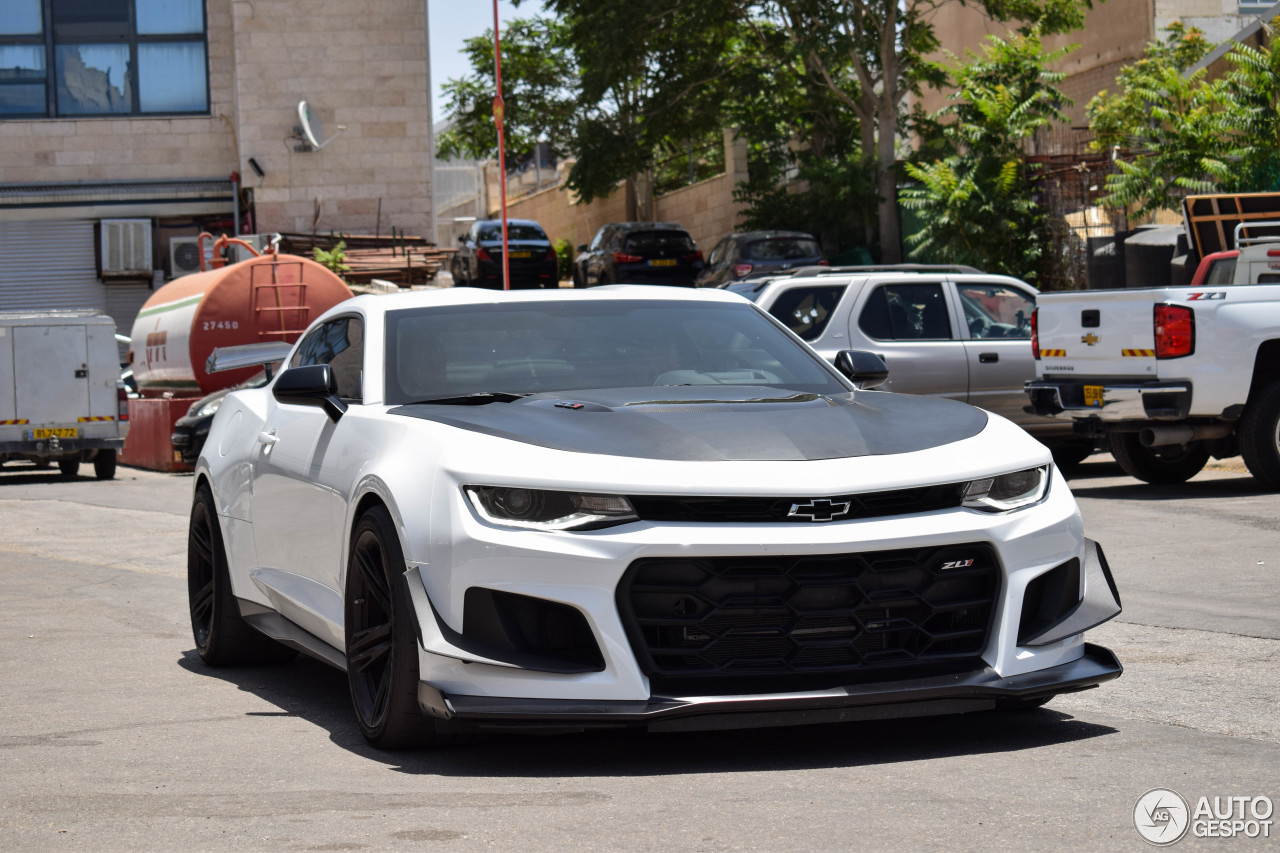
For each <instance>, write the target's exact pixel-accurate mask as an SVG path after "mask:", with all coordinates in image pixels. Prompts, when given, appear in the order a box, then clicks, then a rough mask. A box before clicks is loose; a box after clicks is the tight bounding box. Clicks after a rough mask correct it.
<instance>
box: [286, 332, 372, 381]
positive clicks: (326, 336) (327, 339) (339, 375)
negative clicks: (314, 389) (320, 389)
mask: <svg viewBox="0 0 1280 853" xmlns="http://www.w3.org/2000/svg"><path fill="white" fill-rule="evenodd" d="M309 364H327V365H329V366H330V367H331V368H332V370H333V375H334V378H335V379H336V380H337V383H338V396H339V397H341V398H343V399H344V400H357V401H358V400H360V399H361V397H362V394H361V390H360V384H361V372H362V371H363V368H364V325H363V323H362V322H361V321H360V318H359V317H339V318H337V319H335V320H331V321H329V322H328V323H325V324H324V325H323V326H321V327H320V328H318V329H316V330H315V331H314V332H312V333H311V334H309V335H307V337H306V338H305V339H304V340H303V341H302V344H301V345H300V346H299V347H298V349H297V352H295V353H294V354H293V358H291V359H289V366H290V367H305V366H307V365H309Z"/></svg>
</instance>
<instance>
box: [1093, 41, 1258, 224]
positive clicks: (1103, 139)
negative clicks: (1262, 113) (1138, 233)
mask: <svg viewBox="0 0 1280 853" xmlns="http://www.w3.org/2000/svg"><path fill="white" fill-rule="evenodd" d="M1167 32H1168V36H1167V37H1166V38H1165V39H1164V40H1163V41H1154V42H1152V43H1150V44H1149V45H1147V48H1146V50H1144V51H1143V55H1142V58H1141V59H1139V60H1138V61H1137V62H1134V63H1133V64H1132V65H1129V66H1126V67H1125V68H1124V69H1123V70H1122V71H1121V72H1120V75H1119V76H1118V77H1117V78H1116V82H1117V84H1118V85H1119V86H1120V89H1121V91H1120V92H1118V93H1117V94H1114V95H1112V94H1110V93H1108V92H1102V93H1100V94H1099V95H1097V96H1096V97H1095V98H1094V99H1093V100H1092V101H1090V102H1089V106H1088V113H1089V124H1090V127H1091V128H1092V129H1093V132H1094V139H1095V144H1096V145H1097V146H1099V147H1102V148H1104V149H1111V150H1113V151H1114V152H1116V154H1117V155H1119V156H1117V159H1116V167H1117V169H1118V170H1119V171H1118V172H1117V173H1114V174H1111V175H1108V176H1107V184H1106V186H1107V195H1106V196H1105V197H1104V198H1103V200H1102V203H1103V204H1104V205H1106V206H1108V207H1118V208H1126V209H1129V210H1130V211H1131V212H1132V213H1134V214H1136V215H1138V216H1143V215H1146V214H1150V213H1153V212H1155V211H1157V210H1161V209H1166V210H1177V209H1178V208H1179V206H1180V205H1181V200H1182V197H1183V196H1185V195H1187V194H1189V193H1205V192H1212V191H1213V190H1215V189H1216V188H1220V187H1224V186H1225V185H1227V184H1230V183H1231V182H1232V180H1233V177H1234V176H1235V174H1236V168H1235V167H1234V166H1233V165H1232V164H1231V162H1230V160H1231V159H1234V158H1235V157H1237V156H1238V151H1236V150H1235V149H1236V140H1235V139H1234V137H1235V135H1236V134H1235V130H1234V128H1233V127H1232V122H1233V121H1234V119H1233V117H1232V116H1233V113H1234V112H1235V111H1234V109H1233V108H1232V105H1231V100H1232V97H1231V93H1230V87H1229V85H1228V83H1227V81H1226V80H1224V79H1217V80H1210V79H1209V78H1208V76H1207V72H1206V70H1205V69H1203V68H1201V69H1199V70H1197V71H1194V72H1189V69H1190V68H1192V67H1193V66H1194V65H1195V64H1196V63H1197V62H1198V61H1199V60H1200V59H1201V58H1202V57H1204V56H1205V55H1206V54H1207V53H1208V52H1209V51H1210V50H1211V49H1212V48H1213V45H1211V44H1210V43H1209V42H1208V41H1207V40H1206V39H1205V37H1204V34H1203V33H1202V32H1200V30H1198V29H1196V28H1194V27H1187V26H1185V25H1184V24H1182V22H1180V21H1175V22H1174V23H1173V24H1172V25H1170V27H1169V28H1168V31H1167Z"/></svg>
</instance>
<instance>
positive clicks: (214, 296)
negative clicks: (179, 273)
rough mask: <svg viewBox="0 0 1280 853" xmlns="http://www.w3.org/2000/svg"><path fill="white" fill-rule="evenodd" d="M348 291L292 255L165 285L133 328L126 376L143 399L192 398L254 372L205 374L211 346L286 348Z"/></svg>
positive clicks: (319, 268)
mask: <svg viewBox="0 0 1280 853" xmlns="http://www.w3.org/2000/svg"><path fill="white" fill-rule="evenodd" d="M351 295H352V294H351V290H350V288H348V287H347V285H346V284H345V283H343V281H342V279H340V278H338V277H337V276H336V275H334V274H333V273H332V272H330V271H329V270H328V269H326V268H325V267H323V266H321V265H320V264H318V263H316V262H315V261H311V260H308V259H306V258H302V257H298V256H296V255H271V254H269V255H262V256H260V257H255V258H249V259H248V260H244V261H240V262H239V263H236V264H230V265H228V266H224V267H221V268H218V269H212V270H208V271H207V272H200V273H192V274H191V275H187V276H183V277H182V278H179V279H176V280H174V281H171V282H169V283H168V284H166V285H165V286H164V287H162V288H160V289H159V290H157V291H156V292H155V293H153V294H151V298H150V299H148V300H147V301H146V304H145V305H143V306H142V310H141V311H139V312H138V318H137V319H136V320H135V321H134V323H133V335H132V337H133V375H134V378H135V379H136V380H137V382H138V390H139V391H140V392H141V393H142V395H143V396H145V397H158V396H161V395H162V394H164V393H165V392H171V393H172V394H174V395H175V396H200V395H203V394H211V393H213V392H214V391H218V390H221V389H223V388H228V387H230V386H232V385H235V384H236V383H237V382H242V381H244V380H245V379H248V378H249V377H251V376H253V375H254V374H255V373H257V371H258V368H255V367H249V368H245V369H243V370H230V371H226V372H224V373H214V374H209V373H206V372H205V369H204V365H205V359H207V358H208V357H209V353H211V352H212V351H213V350H214V348H215V347H228V346H235V345H237V344H252V343H260V342H263V341H286V342H288V343H293V342H294V341H296V340H297V339H298V338H299V337H300V336H301V335H302V333H303V332H304V331H305V330H306V328H307V326H308V325H309V324H310V323H311V321H312V320H314V319H316V318H317V317H319V316H320V315H321V314H323V313H324V312H325V311H327V310H329V309H330V308H332V307H333V306H334V305H337V304H338V303H339V302H342V301H344V300H346V299H350V298H351Z"/></svg>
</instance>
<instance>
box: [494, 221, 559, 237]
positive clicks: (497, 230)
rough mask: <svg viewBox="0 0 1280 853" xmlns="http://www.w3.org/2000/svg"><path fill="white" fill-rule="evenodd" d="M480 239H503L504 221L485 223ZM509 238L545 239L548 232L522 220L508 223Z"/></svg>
mask: <svg viewBox="0 0 1280 853" xmlns="http://www.w3.org/2000/svg"><path fill="white" fill-rule="evenodd" d="M479 232H480V234H479V239H481V240H501V239H502V223H501V222H493V223H488V222H487V223H485V224H484V225H481V226H480V228H479ZM507 239H508V240H545V239H547V235H546V233H545V232H544V231H543V230H542V229H541V228H539V227H538V226H537V225H527V224H524V223H520V222H508V223H507Z"/></svg>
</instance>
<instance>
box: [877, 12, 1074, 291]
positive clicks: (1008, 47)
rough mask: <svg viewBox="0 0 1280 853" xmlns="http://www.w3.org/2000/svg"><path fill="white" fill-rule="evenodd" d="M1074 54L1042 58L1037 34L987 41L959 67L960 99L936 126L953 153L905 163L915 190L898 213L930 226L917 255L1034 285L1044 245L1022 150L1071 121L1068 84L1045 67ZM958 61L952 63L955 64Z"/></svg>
mask: <svg viewBox="0 0 1280 853" xmlns="http://www.w3.org/2000/svg"><path fill="white" fill-rule="evenodd" d="M1072 49H1074V47H1068V48H1064V49H1062V50H1060V51H1056V52H1053V53H1050V54H1045V53H1044V48H1043V44H1042V42H1041V34H1040V31H1039V29H1038V28H1032V29H1031V31H1030V32H1028V33H1025V34H1017V35H1012V36H1011V37H1009V38H1007V39H1002V38H999V37H998V36H988V38H987V44H986V46H985V47H984V49H983V51H982V53H981V54H980V55H974V54H973V53H967V54H966V55H967V58H968V60H969V61H968V62H967V63H965V64H959V65H955V66H953V67H952V68H951V69H949V71H950V75H951V76H953V78H954V83H955V88H956V91H955V93H954V94H953V95H952V96H951V99H950V101H951V103H949V104H948V105H947V106H945V107H944V108H943V109H942V110H941V111H940V112H939V114H938V115H937V116H935V117H934V118H935V119H936V120H938V121H939V122H942V123H944V124H943V127H944V130H943V137H944V139H945V141H946V143H947V145H948V146H949V147H950V149H951V153H950V154H949V155H947V156H945V157H941V158H937V159H935V160H934V161H933V162H931V163H927V162H925V163H907V164H906V170H907V174H908V175H909V176H910V177H911V178H912V179H913V180H915V181H916V182H918V183H917V185H916V186H914V187H908V188H906V189H904V190H903V199H902V204H903V206H904V207H907V208H909V209H912V210H916V211H919V212H920V214H921V215H922V218H923V219H924V221H925V223H926V225H925V227H924V228H923V229H921V230H920V231H918V232H916V233H915V234H912V235H909V236H908V238H907V243H908V245H910V246H911V247H912V252H911V253H912V255H913V256H925V257H928V258H931V259H933V260H938V261H942V262H946V263H962V264H970V265H973V266H976V267H979V268H980V269H984V270H988V271H991V272H1000V273H1006V274H1009V275H1016V276H1018V277H1020V278H1025V279H1028V280H1031V281H1033V282H1034V280H1035V279H1036V277H1037V275H1036V270H1037V269H1038V267H1039V265H1040V261H1041V252H1042V247H1043V245H1044V244H1045V234H1044V215H1043V213H1042V212H1041V210H1040V207H1039V205H1038V204H1037V203H1036V199H1035V187H1034V184H1033V174H1032V171H1031V169H1030V168H1029V167H1028V166H1027V164H1026V160H1025V146H1026V143H1027V141H1028V140H1030V139H1031V138H1033V137H1034V136H1035V134H1036V131H1038V130H1039V129H1040V128H1042V127H1045V126H1046V125H1048V124H1050V123H1052V122H1055V121H1058V122H1063V121H1066V116H1065V115H1064V114H1063V113H1062V110H1061V107H1062V106H1063V105H1064V104H1067V103H1069V102H1068V100H1067V98H1066V97H1065V96H1064V95H1063V94H1062V92H1061V91H1059V89H1058V88H1057V85H1058V84H1059V83H1060V82H1062V80H1063V78H1064V77H1065V76H1066V75H1065V74H1063V73H1061V72H1055V71H1049V70H1047V68H1046V66H1047V65H1050V64H1053V63H1054V62H1056V61H1058V60H1059V59H1061V58H1062V57H1063V56H1065V55H1066V54H1067V53H1068V52H1069V51H1070V50H1072ZM953 59H954V57H953Z"/></svg>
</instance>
